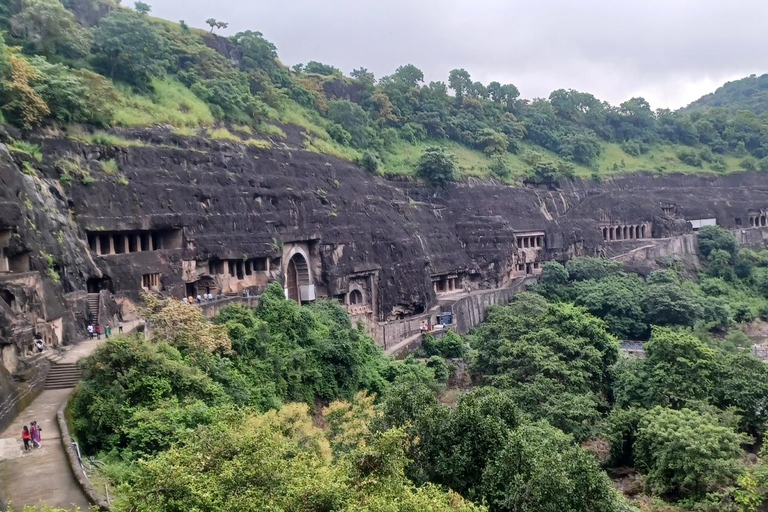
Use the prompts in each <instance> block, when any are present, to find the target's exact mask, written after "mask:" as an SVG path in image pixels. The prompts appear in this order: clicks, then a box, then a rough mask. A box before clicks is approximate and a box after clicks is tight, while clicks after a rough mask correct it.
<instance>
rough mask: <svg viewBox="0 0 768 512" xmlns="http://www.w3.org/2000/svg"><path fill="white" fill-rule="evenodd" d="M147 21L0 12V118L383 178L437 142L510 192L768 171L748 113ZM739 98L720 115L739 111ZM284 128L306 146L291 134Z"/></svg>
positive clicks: (763, 125) (766, 126)
mask: <svg viewBox="0 0 768 512" xmlns="http://www.w3.org/2000/svg"><path fill="white" fill-rule="evenodd" d="M150 10H151V7H150V6H148V5H147V4H144V3H141V2H138V3H137V4H136V9H129V8H125V7H120V6H119V5H118V4H116V3H114V2H113V1H112V0H65V2H64V4H62V3H60V2H59V1H58V0H12V1H11V2H6V3H4V7H3V8H2V9H0V29H1V30H2V35H3V39H4V41H5V43H4V44H2V47H1V48H0V78H2V85H0V111H1V112H2V116H3V119H2V121H3V122H6V123H9V124H13V125H15V126H17V127H19V128H21V129H23V130H33V129H35V128H36V127H38V126H41V125H45V124H50V123H58V124H60V125H65V126H66V125H70V124H73V123H83V124H89V125H97V126H98V127H100V128H111V127H138V126H152V125H171V126H173V127H175V130H176V131H177V133H179V134H187V135H201V134H202V136H212V137H218V138H223V139H227V140H231V141H233V142H242V143H248V144H252V145H257V146H259V147H269V146H271V145H274V144H283V143H285V144H288V145H290V146H291V147H296V146H300V147H302V148H304V149H306V150H308V151H315V152H321V153H327V154H331V155H335V156H338V157H340V158H345V159H348V160H352V161H357V162H359V163H360V165H361V166H362V167H363V168H365V169H367V170H369V171H371V172H378V173H383V174H387V175H403V174H413V173H414V172H415V169H416V167H417V165H418V162H419V158H420V157H421V155H422V154H423V152H424V151H425V150H426V149H427V148H428V147H431V146H441V147H442V148H443V150H444V151H445V152H447V153H449V154H450V155H452V157H453V159H454V161H455V167H456V172H455V173H454V175H453V177H454V178H462V177H467V176H481V177H489V176H493V177H496V178H497V179H499V180H501V181H505V182H508V183H518V182H522V181H524V180H527V181H529V182H530V181H532V182H538V183H548V182H552V181H554V180H556V179H558V178H560V177H563V176H571V175H579V176H591V177H596V178H600V177H603V176H609V175H611V174H616V173H627V172H638V171H645V172H653V173H700V172H706V173H728V172H736V171H739V170H745V169H746V170H764V171H768V160H766V156H768V121H766V120H765V119H763V118H761V117H758V116H757V115H755V114H754V113H751V112H740V113H738V114H735V115H732V114H729V113H728V112H726V111H724V110H719V109H715V110H712V109H707V108H697V109H694V110H695V111H692V112H689V111H684V112H671V111H668V110H656V111H654V110H652V109H651V107H650V105H649V104H648V103H647V102H646V101H645V100H644V99H643V98H631V99H629V100H628V101H626V102H624V103H622V104H620V105H619V106H612V105H610V104H608V103H606V102H604V101H601V100H599V99H597V98H596V97H594V96H593V95H592V94H589V93H584V92H579V91H574V90H563V89H560V90H557V91H554V92H553V93H552V94H550V96H549V97H548V98H546V99H534V100H525V99H522V98H520V97H519V92H518V90H517V88H516V87H515V86H514V85H513V84H501V83H498V82H491V83H489V84H483V83H480V82H478V81H474V80H472V78H471V75H470V74H469V72H467V71H466V70H463V69H455V70H452V71H450V73H449V75H448V77H447V81H446V82H430V83H425V81H424V75H423V73H422V72H421V70H419V69H418V68H416V67H415V66H413V65H410V64H406V65H403V66H400V67H398V68H397V69H396V70H395V71H394V72H393V73H392V74H391V75H389V76H385V77H380V78H378V79H377V78H376V77H374V76H373V74H371V73H370V72H368V71H367V70H366V69H365V68H359V69H355V70H352V71H351V72H350V73H349V74H348V75H345V74H344V73H343V72H342V71H341V70H339V69H337V68H335V67H333V66H331V65H328V64H323V63H319V62H315V61H310V62H309V63H307V64H305V65H296V66H293V67H292V68H290V69H289V68H287V67H286V66H284V65H283V64H281V63H280V61H279V60H278V55H277V49H276V48H275V46H274V45H273V44H272V43H270V42H269V41H267V40H266V39H264V37H263V35H262V34H261V33H260V32H255V31H244V32H239V33H237V34H235V35H234V36H232V37H229V38H224V37H219V36H217V35H215V34H213V33H211V32H212V31H213V30H214V29H216V28H217V25H216V23H215V20H209V21H210V22H211V24H212V30H211V32H208V31H204V30H199V29H193V28H190V27H189V26H188V25H187V23H185V22H183V21H182V22H180V23H172V22H168V21H165V20H160V19H156V18H153V17H151V16H150V15H149V11H150ZM223 25H224V24H222V23H219V28H221V27H222V26H223ZM340 51H341V50H340ZM756 80H758V81H759V80H761V79H756ZM760 83H762V82H760ZM729 86H731V84H728V85H726V87H724V88H723V89H725V88H727V87H729ZM755 87H758V86H755ZM758 88H759V87H758ZM718 94H719V91H718V93H715V96H717V95H718ZM720 96H723V95H722V94H720ZM730 96H732V95H725V96H723V98H722V100H718V102H719V104H720V103H722V104H725V103H729V102H733V103H734V104H741V103H744V102H739V101H737V99H733V100H731V99H729V98H730ZM734 98H735V96H734ZM751 98H752V100H754V101H757V100H756V99H755V95H753V96H752V97H751ZM703 100H704V99H702V100H700V101H703ZM752 100H750V101H752ZM755 110H757V111H759V109H758V108H757V107H756V108H755ZM287 125H295V126H298V127H299V128H300V129H301V131H300V135H296V133H295V132H296V130H293V129H292V130H289V132H290V133H289V134H288V135H286V130H285V128H287ZM200 128H210V129H206V130H203V131H201V130H200Z"/></svg>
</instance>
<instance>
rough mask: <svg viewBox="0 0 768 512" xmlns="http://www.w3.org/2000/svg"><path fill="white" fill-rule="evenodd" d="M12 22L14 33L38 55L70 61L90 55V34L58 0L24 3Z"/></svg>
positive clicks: (33, 0) (38, 0) (25, 0)
mask: <svg viewBox="0 0 768 512" xmlns="http://www.w3.org/2000/svg"><path fill="white" fill-rule="evenodd" d="M20 8H21V9H20V11H19V12H18V14H16V15H15V16H13V18H12V19H11V27H12V29H13V32H14V33H15V34H16V35H18V36H19V37H22V38H23V39H25V40H26V41H27V42H28V43H29V45H30V47H31V48H32V50H33V51H34V52H35V53H42V54H44V55H48V56H51V55H54V54H60V55H63V56H65V57H69V58H80V57H84V56H86V55H88V51H89V47H90V41H89V39H88V33H87V31H86V30H84V29H83V27H82V26H80V24H79V23H78V22H77V20H76V19H75V15H74V14H73V13H72V12H71V11H69V10H67V9H65V8H64V6H63V5H62V4H61V2H59V1H58V0H22V1H21V4H20Z"/></svg>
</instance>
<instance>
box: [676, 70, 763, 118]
mask: <svg viewBox="0 0 768 512" xmlns="http://www.w3.org/2000/svg"><path fill="white" fill-rule="evenodd" d="M710 108H724V109H726V110H729V111H731V112H737V111H739V110H748V111H750V112H753V113H755V114H758V115H763V114H768V74H766V75H760V76H756V75H751V76H748V77H745V78H742V79H740V80H734V81H733V82H727V83H726V84H725V85H723V86H722V87H719V88H718V89H717V90H716V91H715V92H712V93H710V94H707V95H705V96H702V97H701V98H699V99H698V100H696V101H694V102H693V103H691V104H690V105H688V106H687V107H686V108H685V111H687V112H697V111H698V112H700V111H702V110H707V109H710Z"/></svg>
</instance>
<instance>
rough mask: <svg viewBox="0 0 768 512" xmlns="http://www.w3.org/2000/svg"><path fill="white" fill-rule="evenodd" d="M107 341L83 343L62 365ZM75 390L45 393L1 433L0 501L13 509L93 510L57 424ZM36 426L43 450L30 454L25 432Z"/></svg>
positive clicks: (57, 390)
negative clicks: (78, 479) (77, 477)
mask: <svg viewBox="0 0 768 512" xmlns="http://www.w3.org/2000/svg"><path fill="white" fill-rule="evenodd" d="M137 325H138V322H130V323H126V326H125V327H126V332H129V331H131V330H133V329H134V328H135V327H136V326H137ZM103 342H104V338H103V337H102V339H101V340H84V341H81V342H80V343H78V344H76V345H73V346H72V348H70V349H69V350H68V351H67V352H66V353H65V355H64V357H63V358H62V359H61V361H59V362H61V363H74V362H77V361H78V360H80V359H82V358H83V357H86V356H88V355H90V354H91V353H93V351H94V350H96V348H97V347H98V346H99V345H101V344H102V343H103ZM72 391H73V390H72V389H52V390H47V391H43V392H42V393H41V394H40V395H39V396H38V397H37V398H35V400H34V401H33V402H32V403H31V404H30V405H29V406H28V407H27V408H26V409H24V410H23V411H22V412H21V414H19V416H18V417H17V418H16V419H15V420H14V422H13V424H12V425H11V426H10V427H8V428H7V429H6V430H5V432H3V433H2V434H0V496H3V497H5V498H6V499H7V500H8V501H9V502H10V507H11V510H14V511H20V510H22V509H23V508H24V506H25V505H33V506H37V505H50V506H52V507H58V508H74V507H80V508H81V509H82V510H84V511H86V510H90V503H88V500H87V499H86V498H85V495H84V494H83V492H82V491H81V490H80V486H79V485H78V484H77V482H76V481H75V478H74V476H72V470H71V469H70V467H69V461H68V460H67V456H66V454H65V453H64V449H63V447H62V445H61V433H60V432H59V426H58V424H57V423H56V413H57V412H58V410H59V407H61V404H63V403H64V401H65V400H66V399H67V397H69V395H70V393H72ZM32 421H37V422H38V423H39V424H40V425H41V427H42V429H43V431H42V439H41V447H40V448H35V449H30V450H29V451H28V452H25V451H24V444H23V443H22V441H21V428H22V426H23V425H29V424H30V422H32Z"/></svg>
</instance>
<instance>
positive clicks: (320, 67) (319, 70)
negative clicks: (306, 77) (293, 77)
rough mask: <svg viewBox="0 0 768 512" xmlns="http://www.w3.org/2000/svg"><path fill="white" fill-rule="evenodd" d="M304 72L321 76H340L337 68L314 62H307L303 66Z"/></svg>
mask: <svg viewBox="0 0 768 512" xmlns="http://www.w3.org/2000/svg"><path fill="white" fill-rule="evenodd" d="M304 72H305V73H314V74H317V75H323V76H339V77H340V76H342V73H341V70H340V69H339V68H337V67H335V66H331V65H330V64H323V63H322V62H317V61H314V60H311V61H309V62H307V64H306V65H305V66H304Z"/></svg>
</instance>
